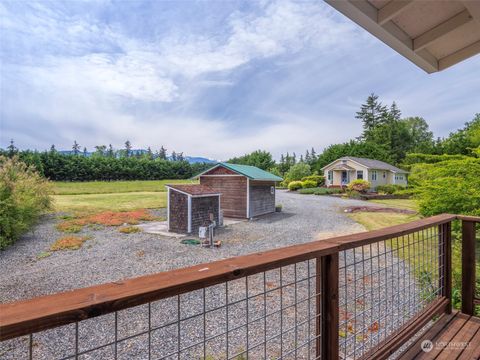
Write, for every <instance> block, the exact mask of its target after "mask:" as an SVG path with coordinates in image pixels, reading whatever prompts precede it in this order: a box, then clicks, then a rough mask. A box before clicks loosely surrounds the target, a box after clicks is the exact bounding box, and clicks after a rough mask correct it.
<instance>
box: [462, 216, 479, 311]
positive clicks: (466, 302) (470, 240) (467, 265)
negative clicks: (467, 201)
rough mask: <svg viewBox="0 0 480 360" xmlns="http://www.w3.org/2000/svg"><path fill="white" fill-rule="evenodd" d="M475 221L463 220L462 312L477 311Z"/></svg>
mask: <svg viewBox="0 0 480 360" xmlns="http://www.w3.org/2000/svg"><path fill="white" fill-rule="evenodd" d="M475 280H476V277H475V222H473V221H466V220H462V312H463V313H464V314H467V315H473V313H474V311H475Z"/></svg>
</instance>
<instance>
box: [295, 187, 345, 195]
mask: <svg viewBox="0 0 480 360" xmlns="http://www.w3.org/2000/svg"><path fill="white" fill-rule="evenodd" d="M298 192H299V193H300V194H304V195H312V194H313V195H330V194H340V193H342V192H343V190H342V189H338V188H325V187H317V188H309V189H300V190H298Z"/></svg>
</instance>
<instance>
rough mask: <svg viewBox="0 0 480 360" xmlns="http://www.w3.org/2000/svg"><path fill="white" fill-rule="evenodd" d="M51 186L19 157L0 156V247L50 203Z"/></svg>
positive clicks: (46, 208)
mask: <svg viewBox="0 0 480 360" xmlns="http://www.w3.org/2000/svg"><path fill="white" fill-rule="evenodd" d="M51 193H52V191H51V186H50V184H49V182H48V181H47V180H45V179H44V178H43V177H41V176H40V175H39V174H38V172H37V171H36V169H35V168H34V167H33V166H28V165H26V164H25V163H23V162H21V161H20V160H19V159H18V157H13V158H7V157H4V156H0V250H3V249H5V248H6V247H7V246H9V245H11V244H13V243H14V242H15V241H16V240H17V239H18V238H19V237H20V236H21V235H22V234H23V233H25V232H26V231H28V229H30V227H31V226H32V225H34V224H35V222H36V221H37V220H38V218H39V217H40V215H41V214H42V213H43V212H45V211H46V210H48V209H50V207H51V197H50V194H51Z"/></svg>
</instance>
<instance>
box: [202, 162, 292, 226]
mask: <svg viewBox="0 0 480 360" xmlns="http://www.w3.org/2000/svg"><path fill="white" fill-rule="evenodd" d="M196 177H197V178H199V179H200V184H201V185H206V186H209V187H210V188H212V189H214V190H215V191H216V192H218V193H221V194H222V196H221V207H222V210H223V215H224V216H225V217H235V218H247V219H249V218H253V217H255V216H260V215H264V214H268V213H272V212H275V184H276V183H277V182H279V181H282V180H283V179H282V178H281V177H279V176H277V175H274V174H272V173H269V172H268V171H265V170H262V169H259V168H258V167H255V166H250V165H240V164H230V163H218V164H216V165H215V166H213V167H211V168H210V169H208V170H206V171H204V172H203V173H201V174H199V175H197V176H196Z"/></svg>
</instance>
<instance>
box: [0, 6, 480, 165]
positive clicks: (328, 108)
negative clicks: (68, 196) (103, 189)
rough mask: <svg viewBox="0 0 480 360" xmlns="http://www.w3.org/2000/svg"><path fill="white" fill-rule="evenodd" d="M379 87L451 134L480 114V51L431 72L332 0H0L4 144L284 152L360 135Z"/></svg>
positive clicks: (437, 130)
mask: <svg viewBox="0 0 480 360" xmlns="http://www.w3.org/2000/svg"><path fill="white" fill-rule="evenodd" d="M372 92H374V93H376V94H377V95H379V96H380V100H381V101H382V102H383V103H384V104H390V103H391V102H392V101H395V102H396V103H397V105H398V106H399V108H400V109H401V111H402V115H403V116H422V117H424V118H425V119H426V120H427V122H428V123H429V124H430V128H431V130H433V132H434V134H435V136H446V135H448V134H449V132H451V131H453V130H455V129H457V128H459V127H461V126H463V124H464V123H465V122H467V121H469V120H471V119H472V118H473V117H474V114H475V113H477V112H480V56H476V57H473V58H470V59H469V60H466V61H464V62H462V63H460V64H458V65H456V66H454V67H452V68H449V69H447V70H445V71H443V72H440V73H434V74H427V73H425V72H424V71H423V70H421V69H419V68H418V67H417V66H416V65H414V64H412V63H411V62H410V61H408V60H407V59H405V58H403V57H402V56H401V55H399V54H398V53H396V52H395V51H394V50H392V49H391V48H389V47H388V46H386V45H385V44H383V43H382V42H380V41H379V40H378V39H376V38H374V37H373V36H372V35H370V34H369V33H367V32H366V31H365V30H363V29H361V28H360V27H359V26H357V25H356V24H354V23H353V22H351V21H350V20H349V19H347V18H345V17H344V16H343V15H341V14H340V13H338V12H336V10H334V9H333V8H331V7H330V6H329V5H328V4H326V3H324V2H322V1H301V2H300V1H233V0H232V1H212V0H210V1H205V0H204V1H181V0H180V1H178V0H176V1H140V0H139V1H110V0H98V1H74V0H70V1H40V2H32V1H26V0H24V1H18V0H16V1H8V0H2V1H1V2H0V95H1V98H0V147H3V148H5V147H6V146H7V145H8V144H9V142H10V139H14V141H15V144H16V146H17V147H19V148H21V149H26V148H30V149H38V150H44V149H48V148H50V146H51V144H55V146H56V148H57V149H67V150H68V149H71V146H72V144H73V141H74V140H76V141H77V142H78V143H79V144H80V145H81V146H82V147H84V146H85V147H87V148H88V149H90V150H92V149H93V147H94V146H95V145H108V144H112V145H113V146H114V147H115V148H122V147H123V144H124V142H125V141H126V140H127V139H128V140H130V142H131V143H132V145H133V147H134V148H147V147H148V146H150V147H151V148H152V149H153V150H157V149H159V148H160V147H161V146H162V145H163V146H164V147H165V148H167V150H168V151H169V152H170V151H172V150H175V151H177V152H183V153H184V154H186V155H191V156H205V157H208V158H211V159H218V160H225V159H228V158H230V157H232V156H237V155H242V154H245V153H248V152H250V151H253V150H256V149H264V150H268V151H270V152H272V154H273V155H274V157H275V158H277V159H278V157H279V155H280V154H281V153H285V152H287V151H289V152H290V153H292V152H296V153H297V154H299V153H303V152H304V151H305V149H307V148H311V147H312V146H313V147H315V149H316V150H317V152H318V151H321V150H322V149H323V148H324V147H326V146H328V145H330V144H332V143H338V142H344V141H347V140H349V139H351V138H355V137H357V136H358V135H359V134H360V132H361V124H360V123H359V121H358V120H356V119H355V117H354V116H355V112H356V111H357V110H358V109H359V107H360V105H361V104H362V103H363V102H364V101H365V99H366V98H367V96H368V95H369V94H370V93H372Z"/></svg>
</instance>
